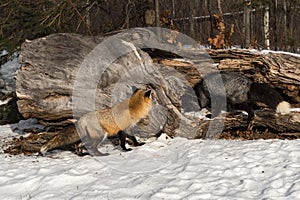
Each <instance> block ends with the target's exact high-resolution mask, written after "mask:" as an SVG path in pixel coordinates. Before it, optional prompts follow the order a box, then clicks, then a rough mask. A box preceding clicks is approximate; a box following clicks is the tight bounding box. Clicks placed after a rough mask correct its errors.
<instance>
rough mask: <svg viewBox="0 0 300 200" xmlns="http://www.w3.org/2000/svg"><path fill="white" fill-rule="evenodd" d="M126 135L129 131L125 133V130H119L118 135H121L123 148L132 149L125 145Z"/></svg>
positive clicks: (125, 149)
mask: <svg viewBox="0 0 300 200" xmlns="http://www.w3.org/2000/svg"><path fill="white" fill-rule="evenodd" d="M126 135H127V133H125V132H124V131H119V132H118V136H119V139H120V141H121V144H120V146H121V148H122V149H123V150H124V151H131V150H132V149H131V148H126V146H125V143H126Z"/></svg>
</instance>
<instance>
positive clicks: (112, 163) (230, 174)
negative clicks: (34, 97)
mask: <svg viewBox="0 0 300 200" xmlns="http://www.w3.org/2000/svg"><path fill="white" fill-rule="evenodd" d="M0 132H1V136H2V137H1V138H2V139H1V140H2V142H3V140H7V138H9V137H12V135H15V134H16V133H13V132H12V130H11V126H9V125H6V126H1V127H0ZM299 143H300V141H299V140H290V141H288V140H256V141H228V140H218V141H213V140H205V141H204V140H187V139H184V138H174V139H170V138H166V136H165V135H162V136H161V137H160V138H158V140H154V139H152V140H149V141H147V142H146V144H145V145H144V146H142V147H137V148H134V149H133V151H131V152H121V151H120V150H119V149H118V148H117V147H114V146H112V145H110V144H106V145H105V146H102V147H101V150H102V152H109V153H110V155H109V156H105V157H97V158H96V157H91V156H84V157H78V156H76V155H74V154H72V153H70V152H56V153H52V154H49V155H48V156H46V157H41V156H37V157H36V156H21V155H20V156H10V155H6V154H3V153H0V168H1V170H0V199H39V200H40V199H197V200H198V199H300V145H299Z"/></svg>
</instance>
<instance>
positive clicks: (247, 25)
mask: <svg viewBox="0 0 300 200" xmlns="http://www.w3.org/2000/svg"><path fill="white" fill-rule="evenodd" d="M244 3H245V5H244V34H245V46H246V47H249V46H250V41H251V34H250V30H251V24H250V13H251V0H245V2H244Z"/></svg>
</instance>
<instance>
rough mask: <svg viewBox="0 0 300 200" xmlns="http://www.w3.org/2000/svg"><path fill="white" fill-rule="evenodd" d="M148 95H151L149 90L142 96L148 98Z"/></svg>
mask: <svg viewBox="0 0 300 200" xmlns="http://www.w3.org/2000/svg"><path fill="white" fill-rule="evenodd" d="M150 95H151V90H147V92H145V95H144V96H145V97H148V98H149V97H150Z"/></svg>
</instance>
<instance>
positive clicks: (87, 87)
mask: <svg viewBox="0 0 300 200" xmlns="http://www.w3.org/2000/svg"><path fill="white" fill-rule="evenodd" d="M133 31H134V32H130V33H126V32H124V33H120V35H119V36H118V37H117V38H116V39H114V41H113V42H112V43H110V45H109V46H105V47H106V48H107V50H108V51H107V52H106V51H104V52H103V53H104V55H105V56H104V55H98V56H99V57H100V58H101V59H100V58H97V59H95V60H92V61H91V62H86V63H85V64H86V67H88V66H89V64H90V65H93V64H95V63H96V64H97V65H99V66H100V67H101V66H102V67H104V68H105V70H104V71H103V73H102V74H99V73H100V72H98V71H97V70H94V71H93V70H91V73H90V74H88V76H82V77H81V78H82V80H81V81H80V83H82V85H81V86H82V88H81V89H82V90H78V91H79V92H78V91H77V93H76V94H74V83H75V81H76V80H77V79H78V74H81V73H79V72H80V68H81V67H82V64H83V63H84V62H85V60H86V58H87V57H88V56H89V55H90V53H91V52H93V49H94V48H95V47H97V46H98V45H99V43H101V42H103V41H104V40H105V39H106V38H102V37H88V36H81V35H76V34H54V35H49V36H47V37H45V38H40V39H36V40H33V41H26V42H25V43H24V44H23V45H22V48H21V53H20V58H19V59H20V62H21V63H22V64H23V65H24V66H23V67H22V68H21V70H20V71H19V72H18V74H17V97H18V107H19V110H20V112H21V114H22V115H23V116H24V117H25V118H30V117H34V118H38V119H40V120H42V121H44V123H45V124H51V123H52V124H55V125H58V126H61V125H64V124H65V123H66V122H71V123H73V121H70V120H69V119H73V118H74V117H75V118H76V117H80V116H81V115H82V114H83V113H86V112H88V111H91V110H93V109H103V108H107V107H110V106H112V105H113V104H114V103H115V102H116V101H117V100H122V99H125V98H126V97H127V96H129V95H130V94H131V92H132V91H131V86H136V87H142V86H143V84H144V83H152V84H154V85H156V87H157V90H156V91H155V92H154V93H155V102H157V105H161V106H162V108H160V109H158V111H159V112H158V111H157V110H156V111H154V112H152V114H150V119H151V120H149V121H150V122H153V123H152V124H151V125H149V124H148V125H144V128H136V129H132V130H131V131H133V132H134V131H135V130H144V132H145V134H147V135H148V136H149V135H151V134H152V135H153V134H155V132H158V131H160V130H162V131H163V132H165V133H167V134H168V135H170V136H183V137H187V138H207V137H209V138H211V137H215V136H217V135H218V134H220V133H221V132H222V130H223V128H224V126H225V129H224V130H233V129H235V130H237V129H242V130H243V129H244V128H245V127H247V125H246V124H245V121H243V120H244V119H243V118H241V119H240V118H238V119H239V120H240V122H238V120H237V121H236V120H233V119H231V120H228V119H225V122H224V120H223V121H222V120H221V121H220V122H218V121H217V120H216V121H207V122H204V121H202V120H199V119H198V118H197V117H192V118H190V117H187V116H186V115H185V112H184V111H185V109H186V108H185V106H187V107H188V108H187V109H188V110H189V111H190V110H192V111H198V110H199V105H196V104H197V103H196V104H194V103H195V102H197V101H196V100H195V99H193V97H195V95H194V94H193V91H192V90H191V88H192V87H193V85H194V84H195V83H197V82H198V81H199V80H201V78H202V77H203V76H204V75H205V74H207V73H210V72H211V71H212V70H214V67H213V66H214V65H213V64H214V63H216V64H218V69H220V70H229V71H238V72H239V73H242V74H244V75H245V76H247V77H248V78H250V79H252V80H253V81H255V82H263V83H268V84H270V85H272V86H273V87H275V88H276V89H277V90H278V91H279V92H280V93H281V94H282V95H283V96H284V97H285V98H286V100H288V101H289V102H290V103H292V105H293V106H299V105H300V98H299V89H300V80H299V77H300V76H299V75H300V72H299V68H300V65H299V63H300V59H299V58H298V57H295V56H292V55H282V54H277V53H268V54H261V53H259V52H255V51H247V50H203V49H193V48H191V49H183V48H180V47H176V46H175V47H174V45H173V46H168V45H167V44H166V46H167V47H166V48H165V50H164V51H159V53H153V50H152V48H146V49H145V51H143V50H140V49H138V48H137V47H143V45H145V41H146V42H147V41H148V42H149V43H150V44H151V45H152V47H154V46H155V45H157V46H158V47H160V46H159V44H157V43H158V41H157V38H155V33H153V32H151V31H150V30H147V29H137V30H133ZM120 42H121V43H120ZM151 45H150V46H151ZM172 48H173V49H172ZM168 49H172V52H171V53H170V52H167V50H168ZM109 52H110V53H109ZM120 52H121V56H117V57H116V55H117V54H118V53H120ZM124 52H125V53H124ZM126 52H127V53H126ZM164 52H167V53H166V56H162V54H164ZM106 53H107V54H106ZM158 54H159V55H160V56H157V55H158ZM149 55H150V56H151V57H150V56H149ZM168 56H169V57H168ZM179 58H180V59H179ZM110 59H111V60H110ZM112 59H113V60H112ZM96 61H97V62H96ZM110 61H112V62H110ZM94 62H95V63H94ZM87 69H88V68H86V70H87ZM92 69H95V68H92ZM97 69H98V68H97ZM99 69H100V71H101V70H102V68H99ZM99 75H101V76H99ZM98 76H99V77H98ZM89 80H99V81H98V82H97V84H96V86H95V85H93V84H91V83H90V82H89ZM82 93H85V94H87V95H86V96H87V97H88V96H89V94H91V95H90V96H92V97H93V98H82V99H81V97H80V96H81V94H82ZM86 96H85V97H86ZM74 97H78V98H79V99H81V100H82V101H81V104H79V106H78V105H77V107H76V109H77V111H76V113H75V114H74V99H73V98H74ZM182 99H185V100H184V101H188V103H186V104H185V105H184V103H183V100H182ZM93 106H94V107H93ZM161 113H163V114H161ZM266 121H267V120H266ZM155 123H157V124H155ZM161 123H163V124H161ZM223 123H224V124H225V125H224V126H223ZM274 123H275V122H274ZM271 125H272V124H268V123H267V122H264V123H263V122H260V124H259V123H258V122H257V123H256V126H265V127H268V126H271ZM147 127H150V128H148V129H147ZM209 127H210V128H209ZM291 127H292V126H291ZM275 128H276V127H275ZM287 128H288V123H287ZM208 130H210V131H212V132H210V133H207V131H208ZM224 130H223V131H224ZM297 131H298V130H297V129H292V130H289V129H286V130H285V132H290V133H292V132H297ZM150 133H151V134H150ZM215 134H216V135H215Z"/></svg>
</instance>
